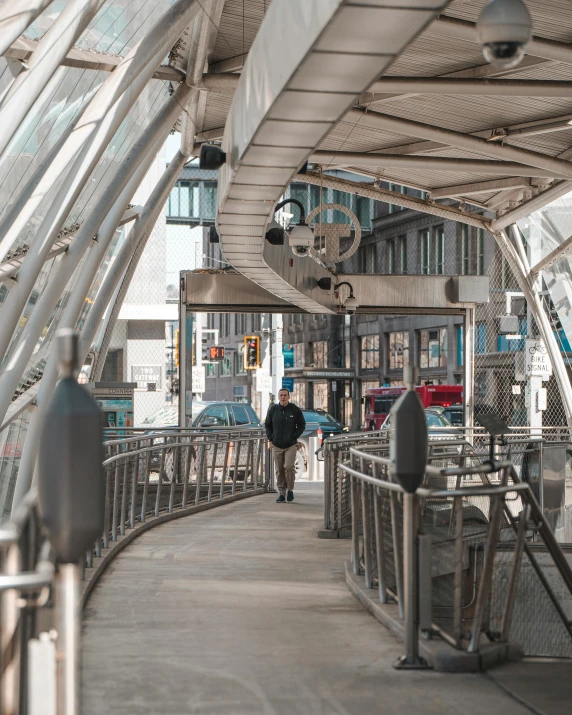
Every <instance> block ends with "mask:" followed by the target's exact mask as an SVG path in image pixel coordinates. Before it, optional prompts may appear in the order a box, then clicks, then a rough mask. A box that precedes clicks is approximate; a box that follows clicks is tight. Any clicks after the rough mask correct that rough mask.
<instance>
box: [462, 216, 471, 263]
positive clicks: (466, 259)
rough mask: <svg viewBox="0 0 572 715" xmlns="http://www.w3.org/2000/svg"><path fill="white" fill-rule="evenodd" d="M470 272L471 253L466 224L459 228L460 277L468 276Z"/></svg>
mask: <svg viewBox="0 0 572 715" xmlns="http://www.w3.org/2000/svg"><path fill="white" fill-rule="evenodd" d="M470 272H471V251H470V239H469V227H468V226H467V224H466V223H465V224H463V225H462V226H461V275H463V276H468V275H469V273H470Z"/></svg>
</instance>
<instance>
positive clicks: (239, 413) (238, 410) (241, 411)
mask: <svg viewBox="0 0 572 715" xmlns="http://www.w3.org/2000/svg"><path fill="white" fill-rule="evenodd" d="M230 409H231V410H232V414H233V415H234V422H235V424H237V425H248V424H250V417H249V416H248V412H247V411H246V407H243V406H242V405H232V406H231V408H230Z"/></svg>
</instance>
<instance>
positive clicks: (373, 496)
mask: <svg viewBox="0 0 572 715" xmlns="http://www.w3.org/2000/svg"><path fill="white" fill-rule="evenodd" d="M349 456H350V459H351V462H352V464H351V465H350V464H348V463H341V464H340V466H339V468H340V470H341V472H342V473H343V474H345V475H347V477H348V478H349V479H350V485H351V490H350V491H351V500H352V562H353V568H354V573H356V574H358V573H360V572H361V570H362V563H363V570H364V574H365V584H366V588H373V583H374V561H375V563H376V564H377V579H378V586H379V598H380V600H381V602H382V603H385V602H386V601H387V598H388V594H389V595H390V596H392V597H393V598H395V600H396V601H397V602H398V604H399V610H400V614H401V617H402V618H403V617H404V602H403V590H404V587H403V578H404V575H403V571H402V568H403V567H402V564H403V559H404V558H405V556H404V554H403V553H402V552H401V548H402V547H401V541H400V538H399V530H398V529H397V519H398V511H397V508H398V502H397V498H398V496H399V498H400V500H401V499H403V500H404V501H403V503H404V505H405V498H406V497H407V498H409V497H410V496H411V495H409V494H407V493H406V492H405V490H404V489H403V487H402V486H401V485H400V484H398V483H397V482H395V481H388V480H386V479H381V478H380V477H379V471H380V470H383V472H384V473H385V474H389V475H391V473H392V462H391V460H389V459H387V458H385V457H380V456H378V455H375V454H371V453H369V452H367V451H364V450H360V449H357V448H355V447H352V448H350V450H349ZM367 464H369V465H371V474H370V473H369V472H370V469H368V468H366V465H367ZM427 471H428V472H430V473H431V474H432V475H436V476H441V477H450V476H457V477H459V476H463V475H469V474H479V475H487V474H488V475H492V474H494V473H497V472H498V473H499V474H500V484H498V485H494V484H491V483H490V481H489V480H488V479H486V480H485V481H484V482H483V483H480V484H477V485H475V486H464V487H460V486H459V482H458V480H457V481H456V484H457V486H456V488H451V489H435V488H428V487H420V488H418V489H417V491H416V498H417V499H419V498H421V499H423V500H424V504H425V506H424V507H423V509H430V508H431V506H430V505H431V503H432V500H433V501H435V500H437V502H438V503H439V504H442V503H443V500H447V499H449V500H451V502H452V504H451V511H450V517H449V518H450V522H449V526H448V527H447V529H445V532H442V533H441V535H440V536H439V541H438V543H439V544H441V545H442V544H444V543H446V542H447V541H450V542H451V544H452V545H454V553H455V563H454V569H453V572H452V576H454V583H455V588H454V591H453V593H454V603H453V605H452V606H451V608H453V618H452V621H451V622H452V624H453V625H452V627H451V632H449V631H448V629H447V628H444V627H443V625H439V624H437V623H434V622H431V623H430V624H429V625H427V623H425V626H422V627H424V628H425V629H427V628H429V630H430V631H431V630H432V631H433V632H434V633H436V634H439V635H442V636H443V637H444V638H445V639H446V640H448V641H449V642H451V643H452V644H453V645H454V646H455V647H457V648H463V647H466V648H467V650H468V651H469V652H478V651H479V650H480V648H481V636H482V634H483V633H485V634H486V635H487V636H488V637H489V640H490V639H491V638H492V639H493V640H495V639H496V640H500V641H501V642H506V641H507V640H508V637H509V633H510V626H511V619H512V614H513V611H514V606H515V602H516V593H517V586H518V578H519V572H520V564H521V561H522V556H523V554H526V555H527V557H528V559H529V561H530V564H531V566H532V568H533V569H534V571H535V573H536V574H537V576H538V578H539V581H540V583H541V584H542V586H543V588H544V589H545V591H546V593H547V595H548V597H549V599H550V601H551V602H552V605H553V606H554V608H555V610H556V613H557V614H558V616H559V619H560V620H561V622H562V624H563V626H564V628H565V629H566V631H567V632H568V635H569V636H570V637H571V638H572V622H571V621H570V619H569V618H568V617H567V614H566V613H565V611H564V609H563V607H562V604H561V603H560V601H559V599H558V597H557V596H556V594H555V592H554V590H553V588H552V586H551V585H550V583H549V581H548V579H547V578H546V576H545V575H544V573H543V569H542V567H541V566H540V564H539V562H538V560H537V559H536V557H535V555H534V553H533V551H532V549H531V548H530V545H529V543H528V541H527V529H528V528H529V525H530V524H532V525H533V531H534V533H535V534H536V535H537V536H539V537H540V538H541V539H542V541H543V543H544V546H545V547H546V549H547V552H548V554H549V555H550V556H551V558H552V561H553V563H554V565H555V566H556V569H557V571H558V573H559V575H560V577H561V578H562V580H563V582H564V585H565V587H566V589H567V591H568V593H569V594H570V595H571V596H572V569H571V568H570V565H569V564H568V562H567V560H566V558H565V556H564V554H563V552H562V550H561V549H560V546H559V544H558V543H557V541H556V538H555V536H554V534H553V533H552V531H551V529H550V527H549V525H548V523H547V521H546V519H545V517H544V514H543V513H542V510H541V508H540V506H539V505H538V502H537V501H536V498H535V496H534V493H533V491H532V489H531V488H530V486H529V484H527V483H525V482H523V481H521V480H520V478H519V476H518V474H517V472H516V470H515V468H514V465H513V464H512V462H510V461H507V460H503V461H498V462H496V461H495V462H486V463H483V464H481V465H478V466H477V467H469V466H462V467H459V468H454V469H451V468H447V467H445V468H437V467H431V468H430V469H428V470H427ZM510 482H512V483H510ZM384 492H386V493H388V495H389V496H388V497H384V496H383V493H384ZM360 493H361V496H360ZM509 494H513V495H515V498H518V499H519V500H520V503H521V504H522V511H521V514H520V518H519V519H518V520H517V519H516V518H515V516H514V514H513V513H512V512H511V510H510V508H509V505H508V504H507V500H506V497H507V495H509ZM475 497H480V498H488V502H489V521H488V522H487V527H486V545H485V549H484V557H483V563H482V568H481V572H480V575H479V577H478V587H476V590H475V596H474V598H473V605H472V616H467V615H465V616H463V609H464V608H467V606H463V604H462V588H461V584H462V578H463V577H462V573H463V557H462V554H463V542H464V541H465V540H468V541H467V543H468V544H471V543H473V542H474V539H475V536H474V534H473V533H471V532H469V533H467V535H466V536H465V535H464V534H463V528H464V519H463V509H464V508H465V507H464V506H463V505H466V504H468V505H470V504H474V499H475ZM386 498H387V499H389V502H390V505H391V510H390V511H388V510H387V507H386V508H385V509H386V510H385V511H384V510H383V508H382V503H383V500H384V499H386ZM372 500H373V516H375V525H373V524H372V521H371V520H372ZM380 500H381V501H380ZM440 508H441V507H440ZM409 513H414V511H413V512H409ZM424 513H425V512H424ZM429 513H431V512H429ZM440 513H442V512H440ZM382 514H385V516H384V517H382ZM404 518H405V521H404V524H403V529H404V533H405V531H406V530H407V529H406V521H407V512H404ZM384 519H389V521H390V522H391V529H389V525H386V526H385V527H384V526H383V520H384ZM423 523H425V522H423ZM440 528H441V529H442V527H440ZM502 528H509V529H512V531H513V532H514V534H515V538H516V541H515V543H514V558H513V563H512V567H511V570H510V576H509V579H508V586H507V588H506V590H503V591H502V593H500V594H497V599H499V598H500V599H501V600H502V599H504V604H503V605H502V608H501V603H500V602H499V604H498V607H499V608H500V609H501V611H502V617H500V623H501V625H500V630H499V633H498V635H497V636H495V635H494V634H493V633H491V632H490V629H489V627H488V625H487V623H486V621H487V616H486V613H487V609H490V608H492V606H491V605H490V599H491V588H492V580H493V566H494V561H495V555H496V553H497V546H498V544H499V540H500V530H501V529H502ZM384 533H385V534H386V536H385V537H384V535H383V534H384ZM388 533H389V534H392V535H393V536H392V541H393V548H392V549H388V548H387V544H386V543H385V540H386V539H387V538H388V537H387V534H388ZM447 533H448V535H447ZM443 538H445V541H443ZM360 539H361V541H362V542H363V561H362V558H361V556H360ZM420 543H421V542H420ZM437 553H438V554H439V553H441V552H439V551H438V552H437ZM443 553H449V552H443ZM374 554H375V555H374ZM424 555H425V559H426V558H427V551H425V552H424ZM388 558H389V559H390V560H391V561H392V562H393V567H392V568H391V572H392V573H394V574H395V578H396V583H395V585H394V586H393V587H391V586H390V585H388V583H387V576H386V566H385V561H386V559H388ZM429 558H432V557H431V556H430V557H429ZM437 558H438V556H437ZM475 558H476V557H475ZM476 564H477V561H476V560H475V569H476ZM436 572H437V573H438V574H439V575H438V576H436V578H438V579H439V578H440V579H442V578H443V573H444V572H443V571H442V569H441V570H439V568H437V571H436ZM426 573H429V579H431V578H432V577H431V573H432V569H431V568H427V569H426ZM476 573H477V572H476V571H475V576H476ZM423 599H424V601H425V602H427V600H429V602H430V600H431V583H429V584H427V583H425V590H424V592H423ZM493 605H494V604H493ZM448 608H449V607H448ZM426 610H427V608H426V604H425V611H426ZM467 618H469V619H472V625H471V632H470V636H466V635H465V634H464V631H463V620H464V619H465V620H466V619H467ZM411 628H413V626H412V625H411V624H409V626H407V623H406V632H409V631H411ZM465 644H466V646H465Z"/></svg>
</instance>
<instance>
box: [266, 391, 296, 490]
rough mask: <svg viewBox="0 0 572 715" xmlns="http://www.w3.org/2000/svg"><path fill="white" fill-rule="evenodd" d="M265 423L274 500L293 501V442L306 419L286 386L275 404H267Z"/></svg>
mask: <svg viewBox="0 0 572 715" xmlns="http://www.w3.org/2000/svg"><path fill="white" fill-rule="evenodd" d="M264 426H265V427H266V435H267V437H268V449H270V450H271V451H272V454H273V456H274V462H275V464H276V475H277V481H278V491H279V492H280V494H279V496H278V499H277V500H276V501H277V502H283V501H286V500H288V501H293V499H294V479H295V477H296V467H295V464H296V452H297V447H296V442H297V441H298V437H300V436H301V435H302V432H303V431H304V429H305V427H306V420H305V419H304V415H303V414H302V410H301V409H300V408H299V407H298V406H297V405H295V404H294V403H293V402H290V392H289V391H288V390H287V389H286V388H285V387H283V388H282V389H281V390H279V391H278V404H277V405H270V407H269V408H268V414H267V415H266V422H265V423H264ZM286 493H288V495H287V496H286Z"/></svg>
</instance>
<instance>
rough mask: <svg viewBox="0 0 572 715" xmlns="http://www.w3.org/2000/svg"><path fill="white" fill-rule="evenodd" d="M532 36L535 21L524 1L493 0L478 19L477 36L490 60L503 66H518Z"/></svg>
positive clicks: (504, 67)
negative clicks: (531, 17)
mask: <svg viewBox="0 0 572 715" xmlns="http://www.w3.org/2000/svg"><path fill="white" fill-rule="evenodd" d="M531 35H532V21H531V19H530V14H529V12H528V9H527V7H526V5H525V4H524V3H523V2H522V0H490V2H489V4H488V5H486V6H485V7H484V8H483V10H482V12H481V15H480V17H479V20H478V22H477V38H478V41H479V42H480V44H481V45H482V46H483V55H484V57H485V59H486V61H487V62H489V63H490V64H491V65H493V67H497V68H499V69H511V68H512V67H516V66H517V65H518V64H519V63H520V62H521V60H522V58H523V57H524V49H525V46H526V43H527V42H528V41H529V40H530V38H531Z"/></svg>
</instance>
